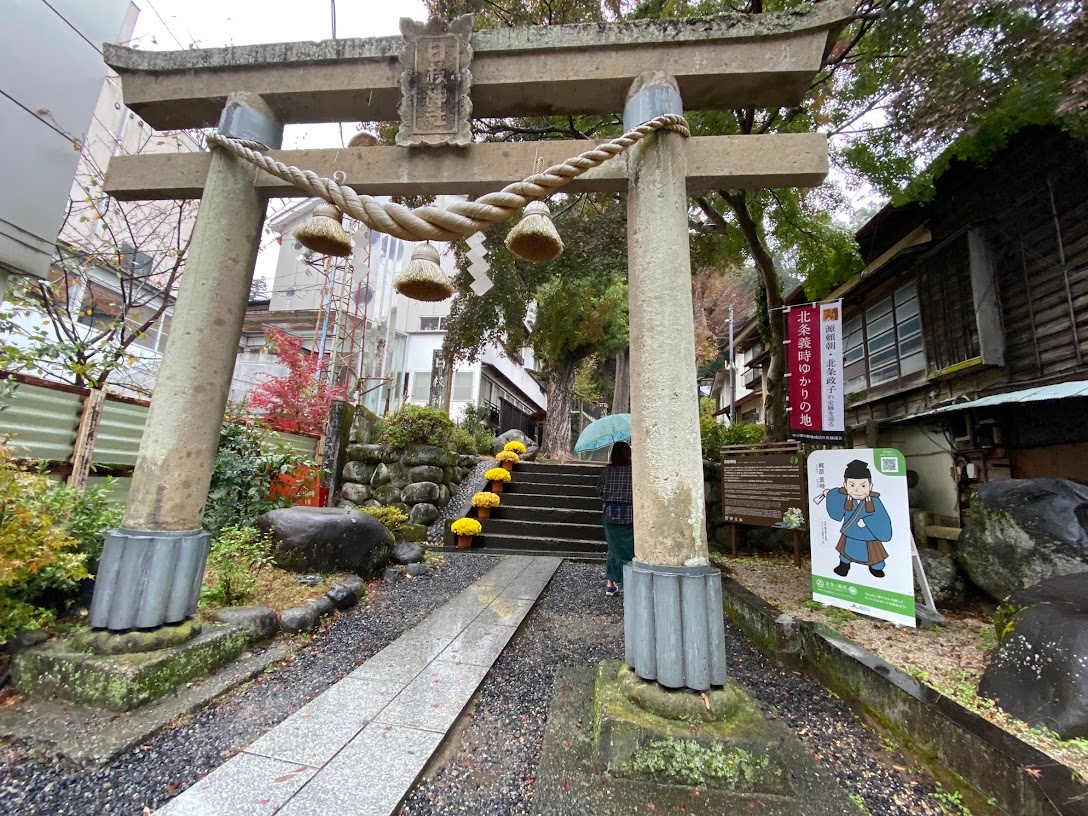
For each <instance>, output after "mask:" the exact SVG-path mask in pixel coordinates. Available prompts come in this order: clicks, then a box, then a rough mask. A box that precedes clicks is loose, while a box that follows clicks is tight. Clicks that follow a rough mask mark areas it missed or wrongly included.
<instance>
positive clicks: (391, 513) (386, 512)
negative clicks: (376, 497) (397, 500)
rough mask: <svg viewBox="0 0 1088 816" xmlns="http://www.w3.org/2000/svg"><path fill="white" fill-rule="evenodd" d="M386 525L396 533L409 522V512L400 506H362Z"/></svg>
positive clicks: (362, 508)
mask: <svg viewBox="0 0 1088 816" xmlns="http://www.w3.org/2000/svg"><path fill="white" fill-rule="evenodd" d="M359 509H360V510H362V511H363V512H364V513H369V514H370V515H372V516H374V518H376V519H377V520H378V521H380V522H381V523H382V524H384V525H385V529H387V530H388V531H389V532H391V533H392V534H393V535H396V534H397V533H398V532H400V530H401V528H402V527H404V525H405V524H407V523H408V514H407V513H405V512H404V511H403V510H401V509H400V508H399V507H360V508H359Z"/></svg>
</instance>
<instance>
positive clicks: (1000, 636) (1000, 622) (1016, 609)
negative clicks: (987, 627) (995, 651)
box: [994, 602, 1026, 643]
mask: <svg viewBox="0 0 1088 816" xmlns="http://www.w3.org/2000/svg"><path fill="white" fill-rule="evenodd" d="M1025 608H1026V607H1024V606H1019V605H1017V604H1014V603H1008V602H1005V603H1001V604H998V607H997V609H996V610H995V611H994V634H995V635H996V636H997V642H998V643H1000V642H1001V641H1003V640H1004V639H1005V638H1007V637H1008V636H1009V635H1011V634H1012V633H1013V631H1014V630H1015V629H1016V616H1017V615H1019V614H1020V613H1021V612H1022V611H1023V610H1024V609H1025Z"/></svg>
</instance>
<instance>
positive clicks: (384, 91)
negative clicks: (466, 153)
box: [103, 0, 854, 130]
mask: <svg viewBox="0 0 1088 816" xmlns="http://www.w3.org/2000/svg"><path fill="white" fill-rule="evenodd" d="M853 7H854V4H853V0H829V2H825V3H820V4H817V5H813V6H812V7H810V8H808V9H805V10H803V11H794V12H784V13H778V14H761V15H723V16H720V17H713V18H693V19H682V20H663V21H652V20H643V21H637V22H623V23H609V24H602V25H572V26H540V27H532V28H520V29H492V30H487V31H478V32H476V33H474V34H473V35H472V51H473V54H474V56H473V60H472V94H471V95H472V108H473V115H474V116H477V117H482V118H488V117H508V116H532V115H566V114H591V113H617V112H619V111H620V110H622V108H623V103H624V99H625V97H626V94H627V90H628V88H629V87H630V84H631V81H632V79H633V78H634V77H635V76H637V75H638V74H640V73H642V72H643V71H646V70H650V69H655V70H661V71H665V72H667V73H669V74H671V75H672V76H674V77H675V78H676V81H677V83H678V84H679V87H680V92H681V95H682V96H683V99H684V107H685V108H686V109H687V110H709V109H721V108H730V107H745V106H752V105H755V106H761V107H763V106H769V107H777V106H790V105H796V104H798V103H800V101H801V99H802V98H803V96H804V93H805V91H806V89H807V88H808V86H809V84H810V83H811V81H812V79H813V76H814V75H815V73H816V72H817V71H818V70H819V69H820V67H821V65H822V63H823V59H824V57H825V55H826V53H827V52H828V50H829V49H830V47H831V45H832V44H833V43H834V39H835V37H836V36H837V34H838V33H839V32H840V31H841V30H842V28H843V27H844V26H845V25H846V23H847V22H848V21H849V19H850V16H851V14H852V12H853ZM400 48H401V38H400V37H383V38H374V39H350V40H325V41H322V42H301V43H281V44H273V45H254V46H237V47H228V48H207V49H193V50H188V51H158V52H152V51H141V50H136V49H130V48H123V47H120V46H115V45H109V44H107V45H105V46H104V49H103V50H104V54H105V58H106V62H107V63H108V64H109V66H110V67H111V68H113V69H114V70H115V71H117V73H118V74H120V75H121V82H122V92H123V95H124V101H125V104H126V105H128V106H129V107H130V108H131V109H132V110H133V111H135V112H136V113H137V114H139V115H140V116H141V117H143V119H144V120H146V121H147V122H148V123H149V124H150V125H151V126H152V127H154V128H157V129H160V130H170V129H177V128H191V127H208V126H212V125H214V124H215V123H216V122H218V120H219V116H220V113H221V112H222V110H223V106H224V105H225V104H226V99H227V96H228V95H229V94H231V93H233V92H235V91H249V92H252V93H257V94H260V95H261V96H262V97H263V98H264V100H265V101H266V102H267V104H268V105H269V106H270V107H271V108H272V110H273V111H274V112H275V114H276V115H277V116H278V117H279V119H280V121H281V122H282V123H284V124H290V123H296V122H341V121H360V120H361V121H392V120H395V119H396V118H397V104H398V102H399V100H400V88H399V85H398V76H399V74H400V71H401V67H400V65H399V63H398V55H399V53H400Z"/></svg>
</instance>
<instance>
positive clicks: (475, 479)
mask: <svg viewBox="0 0 1088 816" xmlns="http://www.w3.org/2000/svg"><path fill="white" fill-rule="evenodd" d="M494 465H495V460H494V459H490V458H486V459H484V461H482V462H480V464H478V465H476V467H475V468H473V469H472V472H471V473H469V474H467V475H466V476H465V478H464V479H462V480H461V486H460V489H459V490H458V491H457V495H455V496H453V497H452V498H450V503H449V504H447V505H446V506H445V507H443V508H442V515H440V516H439V517H438V521H436V522H435V523H434V524H432V525H431V526H430V527H428V528H427V543H428V544H441V543H442V537H443V536H444V535H445V532H446V521H447V520H448V519H455V518H461V516H463V515H464V514H465V511H466V510H468V506H469V502H470V501H472V494H473V493H478V492H479V491H480V490H482V489H483V486H484V482H485V481H486V480H485V479H484V474H485V473H487V469H488V468H489V467H494Z"/></svg>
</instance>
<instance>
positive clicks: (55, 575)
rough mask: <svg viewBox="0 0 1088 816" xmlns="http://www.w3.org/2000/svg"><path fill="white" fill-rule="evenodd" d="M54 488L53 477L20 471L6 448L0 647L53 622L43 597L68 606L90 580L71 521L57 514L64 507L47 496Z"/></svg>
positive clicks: (0, 452)
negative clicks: (26, 630) (25, 631)
mask: <svg viewBox="0 0 1088 816" xmlns="http://www.w3.org/2000/svg"><path fill="white" fill-rule="evenodd" d="M52 489H53V483H52V482H50V481H49V479H48V478H47V477H45V476H43V475H41V474H33V473H25V472H23V471H21V470H19V468H18V467H17V466H16V464H15V463H14V461H13V457H12V453H11V449H10V448H8V447H7V446H2V447H0V643H3V642H6V641H7V640H8V639H9V638H10V637H11V636H12V635H14V634H15V633H16V632H18V631H19V630H20V629H24V628H38V627H39V626H41V625H43V624H45V623H47V622H49V621H50V620H52V618H53V610H52V609H47V608H43V607H42V606H40V605H39V604H40V602H41V599H42V597H43V596H44V595H46V594H48V595H50V596H52V597H54V598H59V599H61V602H62V603H63V602H64V601H65V600H67V599H69V598H71V597H72V596H74V595H75V592H76V591H77V590H78V588H79V582H80V581H81V580H82V579H84V578H88V577H89V573H88V572H87V568H86V561H87V557H86V556H85V555H84V554H83V553H80V552H79V551H78V549H79V542H78V541H77V540H76V539H75V538H74V537H73V536H72V535H71V534H70V533H69V532H68V530H67V529H66V524H67V522H68V519H67V517H66V516H64V515H63V512H58V513H57V514H54V512H53V511H54V510H58V511H62V510H63V509H64V508H58V507H56V506H55V502H54V501H53V500H52V499H49V500H47V498H46V497H47V496H48V495H49V493H50V491H51V490H52Z"/></svg>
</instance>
